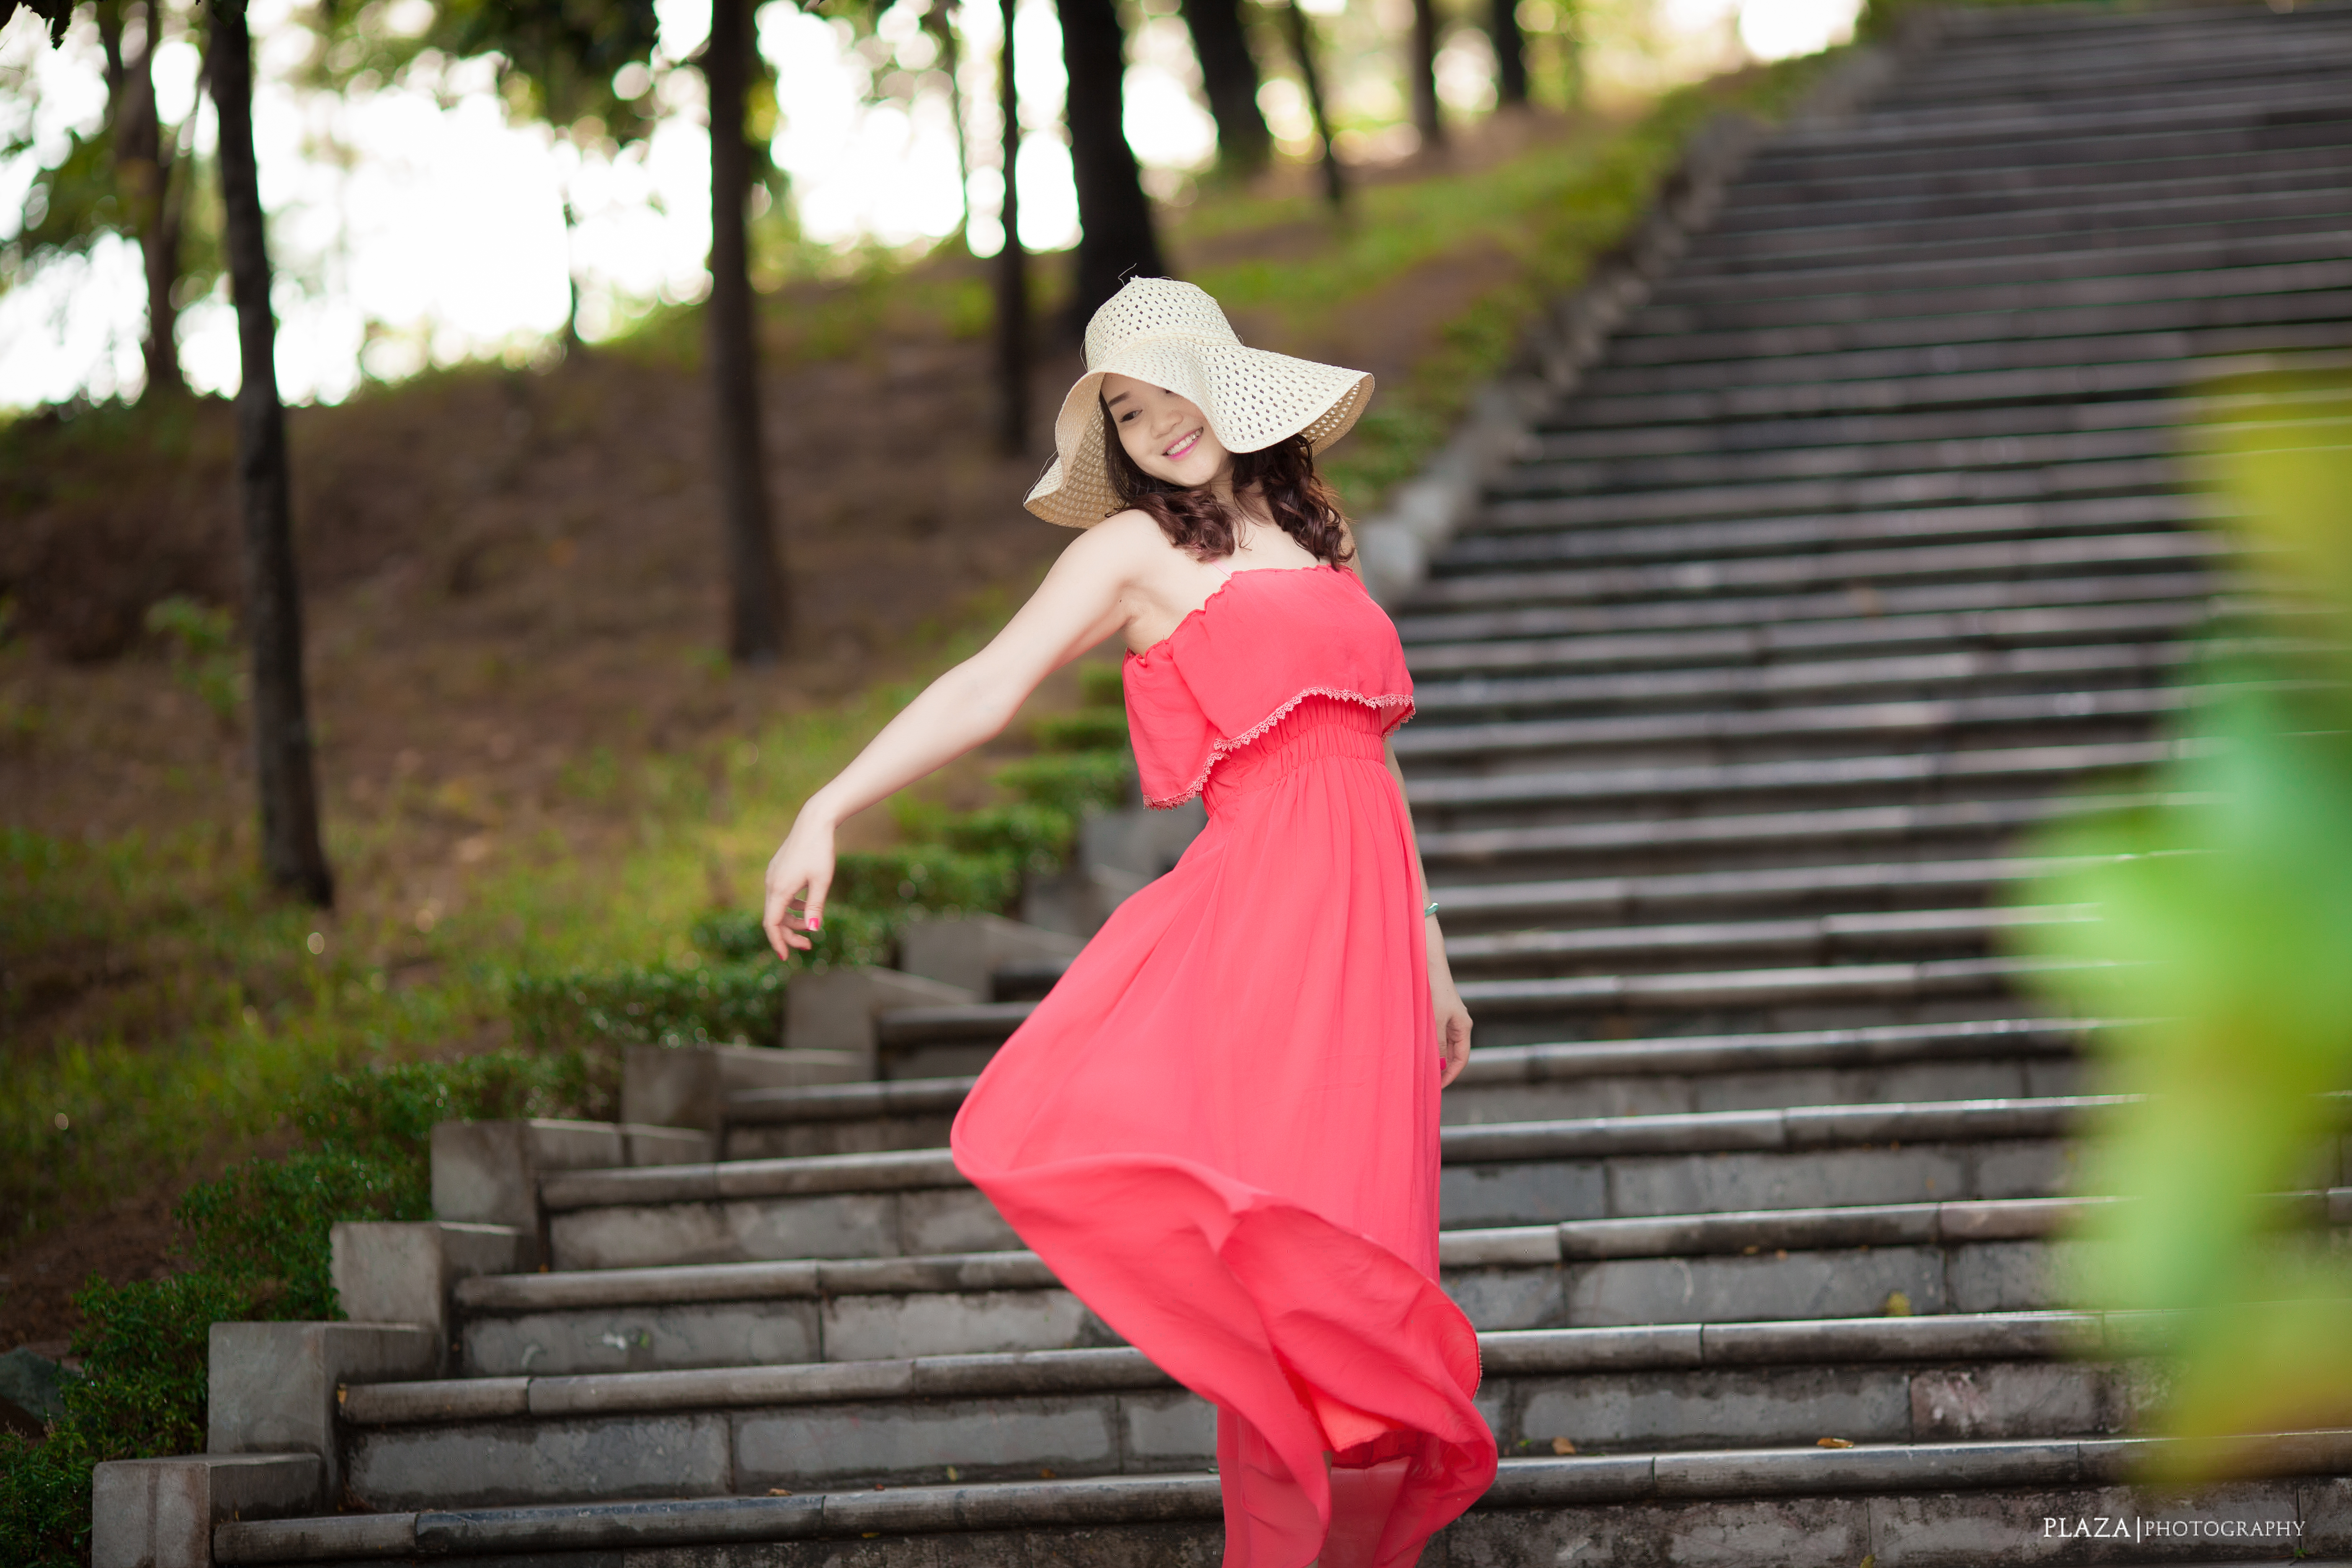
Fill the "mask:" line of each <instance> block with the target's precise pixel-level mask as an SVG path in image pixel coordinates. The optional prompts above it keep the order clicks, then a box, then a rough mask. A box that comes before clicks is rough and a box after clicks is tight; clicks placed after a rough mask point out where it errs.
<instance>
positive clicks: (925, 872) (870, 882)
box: [825, 844, 1021, 926]
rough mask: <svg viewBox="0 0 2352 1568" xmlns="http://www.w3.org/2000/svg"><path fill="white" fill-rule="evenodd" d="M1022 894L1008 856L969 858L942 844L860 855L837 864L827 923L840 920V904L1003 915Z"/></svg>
mask: <svg viewBox="0 0 2352 1568" xmlns="http://www.w3.org/2000/svg"><path fill="white" fill-rule="evenodd" d="M1020 893H1021V871H1020V868H1019V867H1018V866H1016V865H1015V864H1013V860H1012V858H1011V857H1009V856H1006V855H1003V854H985V855H968V854H964V853H962V852H961V851H959V850H955V849H950V848H949V847H947V846H945V845H943V844H909V845H899V846H898V847H893V848H889V849H874V850H858V851H854V852H852V853H850V854H847V855H844V856H842V857H841V858H840V859H839V860H838V861H837V862H836V863H835V868H834V874H833V890H832V892H831V894H830V895H829V897H828V898H827V900H826V903H825V924H826V925H827V926H830V925H831V924H832V923H833V921H834V920H835V918H836V912H837V910H836V900H837V901H838V903H840V904H849V905H853V906H855V907H856V908H858V909H861V910H898V911H904V910H929V911H930V912H932V913H935V914H954V913H959V912H967V911H970V912H993V911H997V910H1003V909H1006V908H1008V907H1010V906H1011V904H1012V903H1013V900H1014V899H1016V898H1018V897H1019V896H1020Z"/></svg>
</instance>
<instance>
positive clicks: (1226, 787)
mask: <svg viewBox="0 0 2352 1568" xmlns="http://www.w3.org/2000/svg"><path fill="white" fill-rule="evenodd" d="M1386 724H1387V718H1386V716H1385V715H1384V714H1383V713H1382V711H1381V710H1380V709H1377V708H1373V707H1370V706H1367V705H1366V704H1364V703H1361V702H1356V701H1351V700H1347V699H1344V698H1335V697H1319V696H1307V697H1302V698H1300V699H1299V700H1298V706H1297V707H1296V708H1293V709H1292V710H1290V711H1289V712H1288V713H1286V714H1285V715H1283V716H1282V718H1281V719H1279V720H1277V721H1276V722H1275V724H1274V727H1273V728H1272V729H1270V730H1268V731H1265V733H1264V734H1262V735H1260V736H1258V737H1257V738H1256V739H1255V740H1254V741H1250V742H1246V743H1245V744H1244V745H1241V746H1237V747H1235V748H1234V750H1233V751H1231V752H1227V753H1225V755H1224V757H1223V759H1222V760H1221V761H1220V762H1219V763H1217V765H1216V766H1215V767H1214V768H1213V769H1212V770H1211V771H1210V773H1209V777H1208V781H1207V783H1206V784H1204V785H1203V786H1202V791H1201V795H1202V802H1203V804H1204V805H1207V806H1208V808H1209V812H1210V814H1211V815H1212V816H1214V815H1215V814H1216V813H1217V812H1218V811H1219V810H1220V809H1221V808H1222V807H1223V805H1224V803H1225V802H1226V801H1227V800H1229V799H1230V798H1231V797H1233V796H1234V795H1243V794H1246V793H1248V792H1249V791H1252V790H1259V789H1265V787H1267V786H1268V785H1270V784H1278V783H1280V782H1281V781H1282V780H1284V779H1286V778H1287V777H1289V776H1290V774H1291V773H1295V772H1297V770H1298V769H1300V768H1302V767H1305V766H1307V764H1308V763H1319V762H1322V761H1324V760H1326V759H1328V758H1333V757H1342V758H1353V759H1355V760H1357V761H1360V762H1369V763H1386V762H1387V760H1388V744H1387V740H1386V731H1385V726H1386Z"/></svg>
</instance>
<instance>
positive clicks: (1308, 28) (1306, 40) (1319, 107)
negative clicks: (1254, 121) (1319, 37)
mask: <svg viewBox="0 0 2352 1568" xmlns="http://www.w3.org/2000/svg"><path fill="white" fill-rule="evenodd" d="M1282 19H1283V23H1284V27H1285V30H1286V34H1287V36H1288V37H1289V40H1290V52H1291V54H1292V55H1293V56H1294V57H1296V58H1297V61H1298V81H1299V85H1300V86H1302V87H1304V88H1305V89H1307V111H1308V112H1309V113H1311V114H1312V115H1314V117H1315V135H1316V138H1317V139H1318V141H1320V142H1322V143H1323V160H1322V164H1323V197H1324V199H1325V200H1326V201H1328V202H1329V203H1330V204H1331V205H1332V206H1333V208H1335V209H1337V208H1341V207H1345V206H1346V205H1348V179H1347V175H1346V174H1345V173H1344V172H1343V171H1342V170H1341V169H1340V167H1339V148H1338V146H1336V145H1335V144H1334V143H1333V142H1332V133H1331V115H1330V112H1329V110H1328V109H1327V108H1326V107H1325V104H1324V100H1323V69H1322V67H1321V65H1320V64H1319V63H1318V60H1317V58H1316V57H1317V50H1316V45H1315V22H1314V19H1313V18H1312V17H1310V16H1307V12H1306V10H1305V9H1304V8H1303V7H1301V6H1300V5H1297V3H1296V0H1291V3H1289V4H1286V5H1283V7H1282Z"/></svg>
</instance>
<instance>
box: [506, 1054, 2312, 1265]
mask: <svg viewBox="0 0 2352 1568" xmlns="http://www.w3.org/2000/svg"><path fill="white" fill-rule="evenodd" d="M1553 1038H1558V1036H1557V1035H1555V1036H1553ZM2068 1149H2069V1146H2068V1145H2065V1144H2063V1143H2061V1142H2057V1141H2054V1140H2043V1139H2025V1140H2011V1139H2002V1140H1995V1141H1991V1142H1978V1143H1966V1142H1963V1143H1921V1144H1916V1145H1908V1146H1906V1147H1904V1148H1902V1149H1899V1150H1886V1149H1878V1148H1869V1147H1859V1148H1826V1149H1803V1150H1794V1151H1731V1152H1706V1153H1692V1154H1656V1155H1619V1156H1606V1157H1600V1158H1593V1159H1583V1160H1533V1161H1524V1162H1521V1161H1514V1162H1509V1163H1495V1164H1475V1165H1473V1164H1462V1165H1449V1166H1447V1167H1446V1168H1445V1171H1444V1179H1443V1184H1442V1187H1441V1193H1442V1197H1441V1215H1442V1218H1441V1223H1442V1224H1443V1225H1444V1226H1448V1227H1454V1228H1459V1227H1465V1226H1502V1225H1540V1224H1545V1223H1549V1222H1557V1221H1559V1220H1566V1219H1599V1218H1604V1217H1610V1216H1617V1215H1669V1214H1695V1213H1722V1212H1726V1211H1727V1210H1735V1209H1745V1208H1754V1207H1757V1206H1759V1205H1769V1206H1773V1207H1790V1206H1802V1207H1821V1206H1832V1205H1835V1206H1843V1205H1854V1204H1882V1203H1916V1202H1927V1201H1931V1200H1937V1199H1946V1198H1966V1197H1985V1198H2009V1197H2034V1196H2042V1195H2046V1194H2051V1193H2055V1192H2062V1191H2063V1190H2065V1187H2066V1185H2067V1182H2066V1180H2065V1178H2066V1176H2067V1175H2068V1173H2069V1172H2070V1170H2071V1162H2072V1156H2071V1154H2070V1153H2069V1152H2068ZM2324 1185H2333V1182H2329V1183H2325V1184H2324ZM550 1231H551V1237H552V1242H553V1252H554V1266H555V1268H559V1269H580V1268H645V1267H649V1266H659V1265H665V1264H681V1263H742V1262H753V1261H782V1260H785V1259H791V1258H906V1257H916V1256H920V1255H922V1254H926V1253H939V1252H1000V1251H1010V1250H1013V1249H1017V1248H1018V1247H1020V1246H1021V1242H1020V1239H1019V1237H1016V1236H1015V1235H1014V1234H1013V1230H1012V1228H1011V1227H1010V1226H1007V1225H1005V1223H1004V1222H1003V1220H1002V1219H1001V1218H999V1217H998V1215H996V1212H995V1210H994V1209H993V1208H992V1206H991V1205H989V1203H988V1200H987V1199H985V1198H983V1197H982V1196H981V1194H979V1193H978V1192H977V1191H975V1190H973V1189H971V1188H970V1187H940V1188H920V1189H916V1190H913V1191H908V1192H887V1193H871V1192H868V1193H856V1192H853V1193H832V1194H819V1195H814V1196H796V1197H782V1198H746V1199H739V1200H736V1201H734V1202H720V1203H675V1204H661V1205H642V1206H635V1207H620V1206H614V1207H609V1208H585V1209H576V1210H572V1211H571V1212H568V1213H559V1214H557V1215H554V1216H553V1217H552V1219H551V1225H550Z"/></svg>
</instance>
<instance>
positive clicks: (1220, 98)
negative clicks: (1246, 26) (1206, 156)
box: [1183, 0, 1274, 174]
mask: <svg viewBox="0 0 2352 1568" xmlns="http://www.w3.org/2000/svg"><path fill="white" fill-rule="evenodd" d="M1183 5H1184V25H1185V26H1188V27H1190V28H1191V29H1192V53H1193V55H1194V56H1195V57H1196V58H1198V59H1199V60H1200V62H1201V85H1202V89H1204V90H1205V91H1206V92H1207V93H1208V97H1209V112H1210V113H1211V114H1213V115H1214V116H1215V117H1216V121H1217V163H1218V166H1219V167H1220V168H1221V169H1222V170H1223V172H1225V173H1227V174H1256V173H1257V172H1258V171H1259V170H1260V169H1263V168H1265V164H1266V160H1267V159H1268V158H1269V157H1271V156H1272V155H1273V153H1274V138H1273V136H1272V135H1271V134H1269V133H1268V132H1267V131H1266V128H1265V114H1264V113H1263V112H1262V111H1261V110H1259V109H1258V106H1257V61H1255V59H1253V58H1250V49H1249V39H1248V38H1247V37H1245V36H1244V34H1243V32H1242V7H1241V0H1183Z"/></svg>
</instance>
